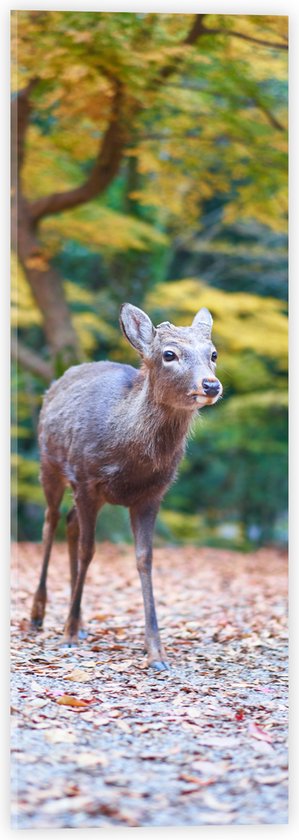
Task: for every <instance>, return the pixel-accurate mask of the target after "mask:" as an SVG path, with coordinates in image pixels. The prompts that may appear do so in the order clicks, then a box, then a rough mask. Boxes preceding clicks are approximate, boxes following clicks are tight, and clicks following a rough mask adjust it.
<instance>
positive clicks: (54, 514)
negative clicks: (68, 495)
mask: <svg viewBox="0 0 299 840" xmlns="http://www.w3.org/2000/svg"><path fill="white" fill-rule="evenodd" d="M41 479H42V484H43V488H44V492H45V496H46V500H47V508H46V511H45V518H44V525H43V537H42V539H43V563H42V570H41V575H40V579H39V584H38V587H37V590H36V592H35V595H34V599H33V605H32V610H31V625H32V627H33V628H34V629H36V630H41V628H42V626H43V619H44V615H45V610H46V603H47V588H46V581H47V573H48V565H49V560H50V554H51V548H52V543H53V539H54V535H55V531H56V528H57V523H58V520H59V517H60V513H59V507H60V503H61V499H62V497H63V493H64V489H65V484H64V481H63V479H62V478H61V476H60V474H59V473H57V471H54V470H53V469H52V468H50V469H49V468H45V467H44V468H43V467H42V471H41Z"/></svg>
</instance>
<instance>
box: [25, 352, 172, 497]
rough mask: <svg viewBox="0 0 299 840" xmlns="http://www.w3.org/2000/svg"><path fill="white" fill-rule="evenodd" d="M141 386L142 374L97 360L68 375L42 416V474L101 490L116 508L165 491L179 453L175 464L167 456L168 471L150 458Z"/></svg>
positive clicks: (50, 396)
mask: <svg viewBox="0 0 299 840" xmlns="http://www.w3.org/2000/svg"><path fill="white" fill-rule="evenodd" d="M140 385H141V387H142V373H141V372H140V371H139V370H137V369H136V368H133V367H131V366H130V365H125V364H118V363H114V362H93V363H87V364H83V365H78V366H76V367H73V368H70V369H69V370H68V371H66V373H65V374H64V375H63V376H62V377H61V379H59V380H58V381H56V382H54V383H53V385H52V386H51V387H50V389H49V391H48V392H47V394H46V396H45V399H44V403H43V408H42V411H41V415H40V423H39V444H40V453H41V462H42V474H43V473H44V472H45V471H47V470H49V469H50V470H51V469H53V468H54V469H57V470H58V471H59V473H60V475H61V476H63V477H64V479H65V482H66V483H69V484H71V485H72V486H73V487H76V486H78V485H79V484H81V485H82V484H84V485H85V486H86V487H89V488H93V487H94V488H96V487H98V494H99V496H100V495H101V496H102V497H104V498H105V500H106V501H109V502H111V503H114V504H122V505H130V504H133V503H134V501H135V500H137V499H139V498H140V497H141V496H142V495H147V496H148V495H149V494H150V493H151V492H152V493H153V494H154V495H155V494H157V493H160V492H161V493H162V492H163V489H164V488H166V486H167V485H168V484H169V482H170V481H171V478H172V476H173V473H174V471H175V468H176V465H177V462H178V460H179V456H180V455H181V453H176V455H175V457H174V459H171V463H169V458H167V467H166V465H165V463H160V465H157V464H155V463H153V459H152V457H151V456H147V455H146V451H145V449H146V444H147V431H146V429H144V431H143V430H142V418H140V417H138V398H139V394H140ZM145 422H146V418H145ZM138 425H139V433H138ZM162 462H163V458H162Z"/></svg>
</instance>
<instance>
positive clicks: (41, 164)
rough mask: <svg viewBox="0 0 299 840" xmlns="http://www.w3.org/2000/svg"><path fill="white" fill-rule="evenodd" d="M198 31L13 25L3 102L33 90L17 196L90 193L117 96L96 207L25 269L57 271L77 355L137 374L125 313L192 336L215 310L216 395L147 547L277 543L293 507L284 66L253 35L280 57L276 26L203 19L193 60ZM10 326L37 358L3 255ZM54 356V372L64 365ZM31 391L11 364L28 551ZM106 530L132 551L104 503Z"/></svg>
mask: <svg viewBox="0 0 299 840" xmlns="http://www.w3.org/2000/svg"><path fill="white" fill-rule="evenodd" d="M193 22H194V16H193V15H183V14H179V15H177V14H176V15H174V14H147V13H145V14H135V13H131V12H130V13H119V12H114V13H112V14H110V13H108V14H107V13H101V12H75V11H74V12H66V11H52V12H45V11H19V12H14V13H13V15H12V70H13V90H14V91H15V90H17V89H20V88H21V89H22V88H24V86H25V85H26V84H28V82H29V81H30V79H32V78H36V77H38V82H37V84H36V86H35V88H34V91H33V94H32V101H33V110H32V115H31V120H30V125H29V129H28V132H27V134H26V143H25V154H24V166H23V169H22V173H21V178H22V185H23V190H24V193H25V196H26V198H27V200H28V201H29V202H30V201H34V200H35V199H37V198H39V197H41V196H44V195H47V194H49V193H52V192H56V191H64V190H68V189H72V188H75V187H78V186H79V185H80V184H82V183H83V182H84V181H85V180H86V178H88V176H89V175H90V173H91V172H92V170H93V166H94V163H95V160H96V157H97V154H98V150H99V144H100V143H101V142H102V140H103V137H104V136H105V131H106V129H107V125H108V124H109V120H110V118H111V102H112V94H113V83H115V80H117V81H118V83H121V86H122V92H123V96H124V106H123V124H124V127H125V129H126V132H127V141H126V144H125V150H124V154H123V158H122V162H121V165H120V167H119V169H118V171H117V172H116V173H115V177H114V178H113V180H112V181H111V183H110V185H109V187H108V188H107V190H106V191H105V193H104V194H102V195H100V196H98V198H95V199H93V200H92V201H89V202H88V203H85V204H83V205H82V206H78V207H74V208H73V209H72V210H68V211H65V212H64V213H59V214H58V213H57V214H56V215H52V216H48V217H45V218H44V219H43V221H42V223H41V225H40V230H39V238H40V246H41V250H40V253H38V255H37V256H35V257H34V266H32V267H33V268H35V269H36V270H39V271H40V273H41V274H40V276H41V282H42V273H43V270H44V269H45V266H46V265H47V264H48V263H49V262H50V263H52V264H53V265H54V266H55V268H57V270H59V271H60V274H61V275H62V277H63V283H64V291H65V297H66V300H67V304H68V307H69V309H70V312H71V316H72V321H73V324H74V326H75V330H76V333H77V336H78V342H79V345H80V350H81V352H82V356H83V358H85V359H101V358H106V357H108V358H110V359H114V360H119V361H127V362H129V363H133V364H136V355H135V353H134V351H133V350H132V348H130V347H129V346H128V344H127V343H126V342H125V340H124V339H123V338H122V337H121V335H120V331H119V326H118V309H119V304H120V303H121V302H122V301H124V300H131V302H133V303H135V304H137V305H138V306H141V307H144V308H145V309H147V311H148V312H149V314H150V315H151V317H152V319H153V321H154V322H155V323H159V322H161V321H162V320H171V321H173V322H174V323H177V324H188V323H190V322H191V321H192V319H193V317H194V314H195V312H196V311H197V309H199V308H200V307H201V306H207V307H208V308H209V309H210V310H211V311H212V314H213V317H214V333H213V337H214V340H215V344H216V346H217V349H218V352H219V364H218V368H217V370H218V374H219V377H220V379H221V381H222V382H223V384H224V398H223V400H222V402H221V404H217V406H215V407H213V408H212V409H205V410H204V411H202V413H201V416H200V419H199V420H198V423H197V425H196V427H195V430H194V433H193V436H192V438H191V439H190V441H189V445H188V448H187V452H186V456H185V459H184V462H183V464H182V468H181V471H180V476H179V478H178V480H177V482H176V483H175V484H174V486H173V487H172V489H171V490H170V492H169V494H168V495H167V498H166V499H165V501H164V503H163V506H162V510H161V514H160V517H159V521H158V526H157V538H158V539H161V540H169V541H171V540H174V541H177V542H180V541H183V542H189V541H192V542H195V543H197V544H202V543H208V544H211V545H219V544H228V543H229V544H233V545H236V546H241V545H243V546H245V547H247V546H249V545H250V544H252V542H260V543H267V542H269V541H271V540H273V539H276V538H277V534H279V539H282V538H283V539H284V538H285V531H284V530H281V528H280V530H279V529H278V525H277V523H278V522H282V521H283V519H284V515H285V511H286V507H287V486H286V474H287V466H286V453H287V396H286V387H287V384H286V373H287V317H286V303H285V300H286V296H287V290H286V270H287V242H286V232H287V140H286V129H285V126H286V124H287V119H286V112H287V55H286V52H285V51H284V50H281V49H279V48H273V47H272V48H270V47H267V46H265V45H263V44H256V43H255V42H252V41H250V38H254V39H259V40H260V41H266V42H267V43H269V44H273V43H275V44H277V43H278V44H280V45H285V38H286V35H287V18H286V17H284V16H277V15H276V16H269V15H211V14H206V15H205V16H204V24H205V27H206V29H207V30H208V29H209V28H210V29H211V30H217V32H216V34H215V32H213V33H210V34H208V33H207V32H206V33H205V34H203V36H201V37H200V40H199V41H198V42H197V43H194V44H193V45H192V46H190V45H188V44H187V43H186V38H187V35H188V33H189V32H190V29H191V27H192V25H193ZM234 32H235V33H239V34H240V33H241V34H242V35H243V36H245V37H244V38H239V37H236V36H234ZM246 39H248V40H246ZM253 55H254V60H253ZM12 325H13V328H14V329H15V330H17V332H18V335H19V337H20V339H21V340H22V342H23V343H24V344H25V345H26V346H27V347H28V348H30V349H31V350H32V351H34V352H36V353H37V355H38V356H39V357H40V358H41V359H43V360H45V361H48V360H49V355H50V353H49V347H48V346H47V343H46V341H45V336H44V332H43V319H42V315H41V311H40V310H39V308H38V306H37V303H36V301H35V300H34V298H33V295H32V293H31V291H30V289H29V286H28V284H27V281H26V277H25V275H24V272H23V269H22V267H21V266H20V265H19V264H18V262H17V260H16V259H15V257H13V261H12ZM52 362H53V366H54V369H55V375H56V376H58V375H59V374H60V373H61V372H62V370H63V357H62V356H61V357H60V356H59V353H58V354H57V355H56V358H55V359H52ZM43 389H44V383H43V382H42V380H41V379H39V378H38V377H37V376H34V375H33V374H32V373H28V372H26V371H25V369H23V367H22V364H21V360H20V361H19V364H18V366H17V368H16V371H14V374H13V426H14V428H13V467H14V469H15V470H17V477H15V478H14V483H13V494H15V495H16V496H18V500H19V501H18V505H19V507H18V521H19V527H18V536H19V538H20V539H31V538H33V539H40V532H41V524H42V508H43V496H42V491H41V488H40V485H39V479H38V472H39V468H38V451H37V422H38V413H39V408H40V405H41V400H42V393H43ZM15 401H17V406H16V405H15ZM70 503H71V500H70V497H66V499H65V501H64V503H63V513H66V511H67V509H68V507H69V505H70ZM14 516H15V509H14ZM15 518H16V516H15ZM59 527H60V530H59V536H60V537H62V536H63V525H61V526H59ZM279 527H280V526H279ZM98 529H99V530H98V536H99V538H100V539H107V538H108V539H115V540H116V541H118V540H120V539H124V540H127V539H130V531H129V526H128V517H127V512H126V511H123V510H121V509H113V508H107V510H105V511H104V512H103V515H102V518H101V521H100V522H99V525H98Z"/></svg>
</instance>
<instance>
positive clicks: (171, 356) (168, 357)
mask: <svg viewBox="0 0 299 840" xmlns="http://www.w3.org/2000/svg"><path fill="white" fill-rule="evenodd" d="M163 359H164V362H174V360H175V359H177V355H176V353H174V351H173V350H164V353H163Z"/></svg>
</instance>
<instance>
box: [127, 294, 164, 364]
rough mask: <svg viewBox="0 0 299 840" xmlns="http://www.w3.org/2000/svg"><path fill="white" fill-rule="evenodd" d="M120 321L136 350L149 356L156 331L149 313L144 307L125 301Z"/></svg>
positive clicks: (142, 354)
mask: <svg viewBox="0 0 299 840" xmlns="http://www.w3.org/2000/svg"><path fill="white" fill-rule="evenodd" d="M119 321H120V326H121V328H122V331H123V333H124V335H125V337H126V338H127V339H128V341H129V342H130V344H132V347H135V350H137V351H138V353H140V354H141V356H147V355H148V354H149V351H150V348H151V345H152V341H153V338H154V335H155V332H156V330H155V327H154V326H153V324H152V322H151V320H150V318H149V317H148V315H146V314H145V312H143V311H142V309H138V306H132V304H131V303H123V304H122V306H121V308H120V315H119Z"/></svg>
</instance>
